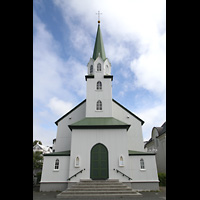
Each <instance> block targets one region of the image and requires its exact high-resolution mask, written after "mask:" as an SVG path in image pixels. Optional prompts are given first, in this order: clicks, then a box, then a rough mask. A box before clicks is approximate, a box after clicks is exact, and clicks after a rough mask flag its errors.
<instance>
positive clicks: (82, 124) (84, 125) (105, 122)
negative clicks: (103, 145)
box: [69, 117, 130, 130]
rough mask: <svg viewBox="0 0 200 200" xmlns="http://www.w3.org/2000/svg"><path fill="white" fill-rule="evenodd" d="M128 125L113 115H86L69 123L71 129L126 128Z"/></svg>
mask: <svg viewBox="0 0 200 200" xmlns="http://www.w3.org/2000/svg"><path fill="white" fill-rule="evenodd" d="M129 127H130V125H129V124H126V123H124V122H122V121H119V120H117V119H115V118H113V117H86V118H84V119H82V120H80V121H78V122H76V123H73V124H71V125H69V128H70V129H71V130H72V129H88V128H90V129H107V128H109V129H110V128H126V129H127V130H128V129H129Z"/></svg>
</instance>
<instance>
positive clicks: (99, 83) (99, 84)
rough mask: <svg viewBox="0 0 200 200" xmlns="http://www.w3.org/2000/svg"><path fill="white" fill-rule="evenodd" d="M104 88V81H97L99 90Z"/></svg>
mask: <svg viewBox="0 0 200 200" xmlns="http://www.w3.org/2000/svg"><path fill="white" fill-rule="evenodd" d="M101 89H102V83H101V81H98V82H97V90H101Z"/></svg>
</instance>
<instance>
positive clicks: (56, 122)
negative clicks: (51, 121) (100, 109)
mask: <svg viewBox="0 0 200 200" xmlns="http://www.w3.org/2000/svg"><path fill="white" fill-rule="evenodd" d="M85 102H86V99H85V100H83V101H82V102H81V103H79V104H78V105H77V106H75V107H74V108H72V109H71V110H70V111H69V112H68V113H66V114H64V115H63V116H62V117H61V118H59V119H58V120H57V121H55V124H56V125H58V122H59V121H60V120H62V119H63V118H65V117H66V116H67V115H69V114H70V113H71V112H73V111H74V110H76V109H77V108H78V107H79V106H80V105H82V104H83V103H85Z"/></svg>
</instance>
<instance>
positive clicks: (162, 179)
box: [158, 173, 166, 186]
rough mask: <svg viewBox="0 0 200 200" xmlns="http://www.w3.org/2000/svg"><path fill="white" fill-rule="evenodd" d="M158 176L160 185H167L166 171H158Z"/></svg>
mask: <svg viewBox="0 0 200 200" xmlns="http://www.w3.org/2000/svg"><path fill="white" fill-rule="evenodd" d="M158 178H159V181H160V183H159V185H160V186H166V174H165V173H158Z"/></svg>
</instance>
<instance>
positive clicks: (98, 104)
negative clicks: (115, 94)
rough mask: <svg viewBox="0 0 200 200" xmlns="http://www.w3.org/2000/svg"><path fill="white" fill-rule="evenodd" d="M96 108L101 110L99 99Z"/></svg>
mask: <svg viewBox="0 0 200 200" xmlns="http://www.w3.org/2000/svg"><path fill="white" fill-rule="evenodd" d="M96 108H97V110H102V102H101V101H100V100H98V101H97V107H96Z"/></svg>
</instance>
